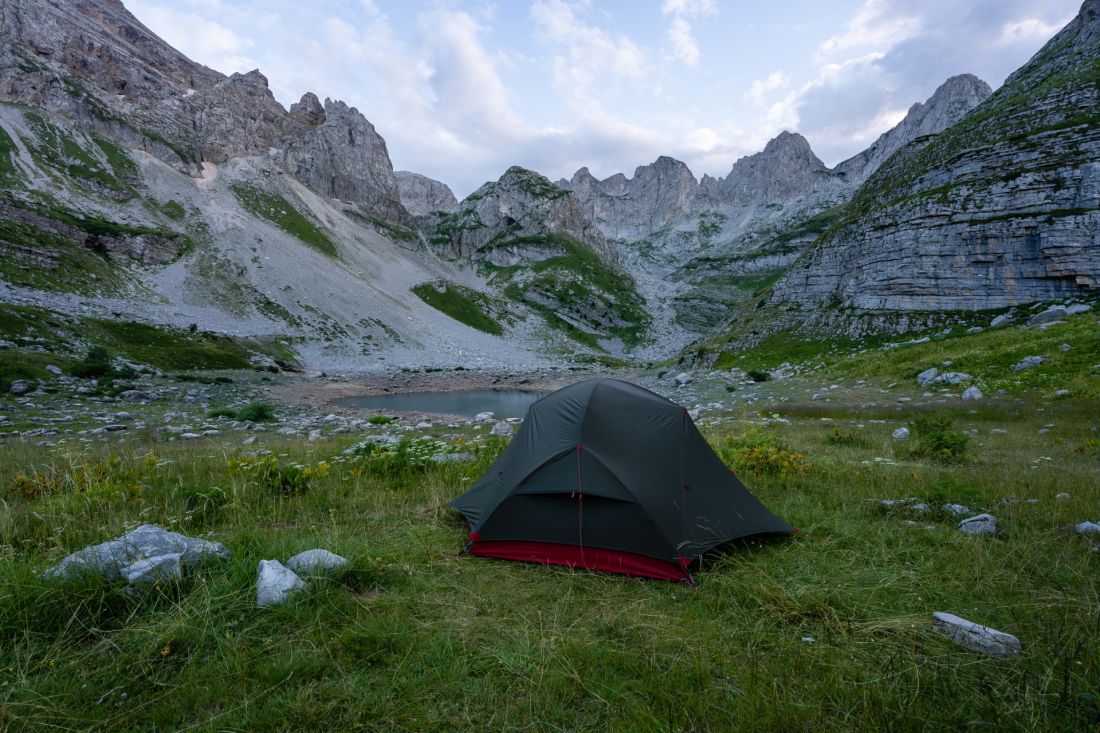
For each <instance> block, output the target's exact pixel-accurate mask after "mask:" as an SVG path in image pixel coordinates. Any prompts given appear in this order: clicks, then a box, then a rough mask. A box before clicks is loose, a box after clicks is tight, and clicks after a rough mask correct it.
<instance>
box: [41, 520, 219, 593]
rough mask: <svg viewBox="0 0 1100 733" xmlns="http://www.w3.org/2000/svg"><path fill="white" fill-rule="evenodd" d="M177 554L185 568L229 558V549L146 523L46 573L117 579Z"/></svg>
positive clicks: (68, 558)
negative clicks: (149, 562)
mask: <svg viewBox="0 0 1100 733" xmlns="http://www.w3.org/2000/svg"><path fill="white" fill-rule="evenodd" d="M173 554H178V555H179V556H180V557H179V561H180V563H181V564H182V565H183V566H184V567H189V566H191V565H194V564H195V563H197V562H199V561H200V560H203V559H205V558H219V559H222V560H225V559H228V558H229V556H230V552H229V550H227V549H226V548H225V545H222V544H221V543H219V542H209V541H207V540H204V539H201V538H198V537H188V536H187V535H183V534H180V533H178V532H169V531H168V530H166V529H163V528H162V527H158V526H157V525H155V524H143V525H141V526H140V527H138V528H136V529H132V530H130V531H129V532H127V533H126V534H124V535H122V536H121V537H119V538H118V539H114V540H109V541H107V542H101V543H100V544H98V545H89V546H87V547H85V548H84V549H83V550H79V551H77V552H74V553H73V554H71V555H69V556H68V557H66V558H65V559H64V560H62V561H61V562H60V563H58V564H57V565H55V566H54V567H52V568H49V569H48V570H46V571H45V572H43V575H45V576H46V577H51V578H69V577H74V576H79V575H84V574H87V573H94V574H99V575H103V576H104V577H106V578H110V579H112V580H113V579H116V578H118V577H120V576H121V575H122V571H123V568H129V567H130V566H132V565H134V563H136V562H138V561H139V560H148V559H151V558H158V557H164V556H166V555H173Z"/></svg>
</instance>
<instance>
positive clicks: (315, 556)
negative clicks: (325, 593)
mask: <svg viewBox="0 0 1100 733" xmlns="http://www.w3.org/2000/svg"><path fill="white" fill-rule="evenodd" d="M347 564H348V561H347V558H345V557H341V556H340V555H337V554H335V553H333V552H329V551H328V550H322V549H320V548H318V549H315V550H306V551H305V552H299V553H298V554H297V555H295V556H294V557H292V558H290V559H289V560H287V561H286V566H287V567H288V568H290V569H291V570H293V571H294V572H295V573H297V574H299V575H327V574H330V573H333V572H335V571H337V570H339V569H340V568H342V567H344V566H345V565H347Z"/></svg>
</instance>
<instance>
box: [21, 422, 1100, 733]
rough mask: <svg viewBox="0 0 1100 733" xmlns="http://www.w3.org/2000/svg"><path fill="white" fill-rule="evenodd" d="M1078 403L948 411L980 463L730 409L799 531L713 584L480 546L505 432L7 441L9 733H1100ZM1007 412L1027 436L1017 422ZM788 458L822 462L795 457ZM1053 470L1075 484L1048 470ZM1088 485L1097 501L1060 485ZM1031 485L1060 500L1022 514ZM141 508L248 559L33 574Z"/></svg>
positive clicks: (711, 573)
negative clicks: (269, 603) (385, 453)
mask: <svg viewBox="0 0 1100 733" xmlns="http://www.w3.org/2000/svg"><path fill="white" fill-rule="evenodd" d="M1061 404H1062V409H1061V411H1060V415H1059V429H1058V431H1056V432H1054V433H1050V434H1046V435H1038V436H1037V433H1036V431H1037V428H1038V427H1039V426H1040V425H1041V424H1042V422H1043V420H1045V419H1046V418H1045V416H1043V415H1042V414H1041V413H1039V414H1036V413H1035V412H1034V410H1019V411H1017V413H1016V414H1015V415H1014V416H1011V415H1010V416H1007V417H1006V415H1005V414H1000V413H998V414H996V415H992V414H991V415H986V414H984V413H982V414H976V415H969V414H966V413H963V415H962V416H961V417H959V416H958V415H957V414H956V413H954V412H953V413H951V415H952V417H954V418H955V419H956V420H957V421H959V423H958V427H959V428H961V429H970V428H974V427H976V428H978V429H979V431H980V433H981V435H982V437H981V438H979V439H978V440H979V442H980V443H981V444H982V445H981V450H980V451H979V457H976V458H972V459H971V460H969V461H967V462H963V463H957V464H942V463H939V462H936V461H931V460H918V459H898V461H897V462H896V464H893V465H890V464H884V463H879V462H875V461H873V460H872V459H873V458H874V457H876V456H882V455H889V453H888V451H889V450H890V448H891V446H892V441H891V439H890V430H891V429H892V428H893V425H879V424H868V425H866V427H864V428H857V427H856V423H858V424H860V425H863V424H864V423H865V421H866V420H867V418H868V416H869V414H868V413H866V412H864V411H858V412H847V413H845V412H844V409H845V408H843V407H842V406H833V407H832V409H833V410H834V414H835V415H836V420H837V421H838V422H842V423H843V425H844V429H845V430H858V432H859V433H860V435H861V438H862V440H861V441H850V440H845V441H841V442H840V443H836V442H831V441H830V436H831V435H832V434H833V430H834V428H835V427H836V425H835V424H834V425H830V424H823V423H821V422H820V420H819V419H818V417H817V416H816V415H815V414H811V413H807V414H806V415H805V416H800V415H799V414H798V413H797V411H792V413H791V414H790V417H791V424H790V425H788V426H783V427H779V426H773V427H768V428H761V427H749V425H750V423H752V422H757V421H756V420H755V419H754V415H753V414H752V413H748V412H734V413H731V414H729V415H728V417H730V418H732V419H731V421H730V422H728V423H726V424H724V425H723V426H721V427H717V428H712V429H710V430H708V432H707V437H708V438H709V439H710V441H711V442H712V444H714V445H715V446H716V447H718V448H719V450H720V451H722V452H723V454H724V455H727V456H728V457H729V458H730V460H731V463H732V465H733V467H734V468H736V469H738V470H739V471H740V472H741V473H742V475H743V477H744V480H745V481H746V482H747V483H748V484H749V485H750V487H751V488H752V489H753V491H754V492H755V493H756V495H757V496H758V497H760V499H761V500H762V501H763V502H764V503H765V504H767V505H768V506H769V507H771V508H772V509H773V510H775V511H776V512H777V513H778V514H779V515H780V516H783V517H784V518H786V519H787V520H788V521H790V522H791V523H792V524H794V525H796V526H798V527H800V528H801V529H802V532H801V534H800V535H798V536H797V537H795V538H792V539H789V540H781V541H774V542H747V543H743V544H740V545H738V546H736V547H732V548H730V549H729V550H727V551H724V552H720V553H716V554H714V555H711V556H708V557H707V558H705V559H704V561H703V564H702V567H701V568H699V570H698V571H697V573H696V578H697V581H698V586H697V587H695V588H686V587H683V586H679V585H673V584H668V583H662V582H651V581H642V580H633V579H628V578H623V577H619V576H611V575H600V574H591V573H585V572H575V571H570V570H567V569H561V568H547V567H540V566H530V565H522V564H517V563H509V562H504V561H493V560H484V559H475V558H467V557H459V556H457V554H456V553H457V551H458V549H459V548H460V547H461V545H462V542H463V540H464V536H465V533H464V529H463V527H462V525H461V523H460V522H459V521H458V519H457V518H456V516H455V515H454V514H453V513H451V512H450V511H449V510H447V509H446V508H445V504H446V502H447V501H448V500H449V499H451V498H452V497H453V496H455V495H456V494H458V493H459V492H460V491H461V490H462V489H463V488H464V487H465V486H468V485H469V484H470V482H471V481H472V480H473V479H474V478H475V477H476V476H477V475H479V474H480V473H481V472H482V471H483V470H485V469H486V468H487V467H488V465H489V463H490V462H491V460H492V458H493V457H494V455H496V453H497V452H498V451H499V450H500V449H501V446H502V444H501V443H499V442H494V443H483V444H481V445H482V447H481V448H480V449H478V450H477V451H476V453H477V458H476V460H475V461H474V462H468V463H457V464H445V465H434V464H428V465H426V466H425V465H424V464H421V463H415V462H410V461H408V460H403V461H401V462H399V463H394V462H393V461H389V462H379V456H377V455H374V454H371V455H369V456H366V457H365V458H363V459H362V460H347V461H341V457H342V456H343V450H344V449H345V448H346V447H348V446H349V445H350V444H352V443H353V442H355V441H356V440H357V436H354V435H349V436H345V437H335V438H326V439H324V440H322V441H317V442H312V443H310V442H307V441H305V440H301V439H298V440H292V439H286V440H284V439H281V438H277V437H275V436H267V437H266V439H267V441H268V442H267V446H266V447H267V448H268V449H269V450H270V451H271V452H270V453H269V454H267V457H266V458H262V460H261V459H259V458H250V457H248V456H246V455H243V454H237V453H236V452H235V451H234V450H233V449H232V448H231V447H230V448H223V447H220V446H215V445H214V444H209V445H196V444H191V443H173V444H156V445H153V444H149V443H146V442H144V441H142V440H140V437H141V436H132V437H133V438H134V442H131V443H126V444H123V445H105V446H82V445H79V444H71V445H68V446H64V447H59V448H56V449H54V450H51V451H42V450H40V449H37V448H35V447H34V446H33V444H32V443H31V442H30V441H28V442H27V443H22V442H19V441H14V442H8V443H5V444H0V492H3V499H4V501H5V502H6V506H7V510H6V511H5V513H4V514H3V515H2V517H0V548H2V551H0V634H2V635H3V637H4V638H5V639H6V646H5V661H4V669H3V678H2V687H0V703H2V705H3V706H4V707H3V709H4V711H5V713H4V715H5V718H4V719H3V723H4V725H5V726H7V727H10V728H11V729H13V730H30V729H35V730H39V729H49V728H56V727H61V728H66V729H86V728H91V727H94V728H96V729H97V730H135V729H153V728H156V729H179V728H183V727H188V728H191V729H194V730H199V731H214V730H242V729H247V730H306V729H310V730H336V729H339V730H386V731H394V730H409V731H412V730H476V731H486V730H516V729H530V730H577V731H581V730H666V729H673V730H744V729H753V730H800V731H829V730H854V731H860V730H865V731H881V730H945V729H951V730H954V729H962V728H966V729H975V728H977V729H994V730H1007V731H1033V730H1071V729H1077V730H1083V729H1091V728H1094V727H1095V726H1096V725H1097V724H1098V723H1100V717H1098V716H1100V713H1098V711H1097V706H1096V699H1097V695H1100V685H1098V680H1100V634H1097V624H1098V618H1097V611H1096V609H1097V607H1098V603H1100V592H1098V591H1100V588H1098V584H1097V575H1096V563H1097V555H1096V554H1095V553H1091V552H1089V548H1088V544H1087V542H1086V541H1084V540H1083V539H1081V538H1080V537H1078V536H1076V535H1072V534H1066V533H1065V532H1063V531H1062V527H1063V526H1065V525H1067V524H1071V523H1073V522H1076V521H1080V520H1081V518H1084V517H1095V516H1097V512H1100V503H1098V502H1100V499H1098V498H1097V496H1096V495H1095V492H1092V491H1090V490H1089V488H1088V487H1091V486H1093V485H1095V483H1096V479H1097V476H1098V471H1100V464H1098V454H1097V452H1096V451H1084V452H1082V451H1080V450H1078V448H1079V447H1080V445H1083V444H1082V443H1081V439H1080V436H1082V435H1090V434H1092V432H1093V431H1095V430H1096V429H1097V428H1098V427H1100V424H1098V422H1097V417H1096V416H1097V415H1098V414H1100V411H1097V410H1096V409H1095V408H1096V403H1095V402H1094V401H1087V400H1086V401H1071V402H1065V403H1061ZM807 408H809V406H807ZM165 409H168V408H165ZM874 414H875V413H873V412H872V413H870V415H874ZM883 414H884V415H886V416H888V417H890V418H891V419H892V420H898V419H901V420H904V419H906V417H907V415H900V416H899V415H898V414H897V413H895V412H894V411H893V408H892V407H891V408H889V410H888V411H886V412H884V413H883ZM991 426H998V427H1007V428H1008V429H1009V433H1008V434H1007V435H1004V436H997V437H996V438H994V437H992V436H989V434H988V428H989V427H991ZM772 448H774V449H775V450H777V451H786V452H789V453H793V454H797V455H798V456H799V457H800V458H799V459H791V458H790V457H789V456H785V455H784V454H783V453H778V454H775V455H773V456H771V457H769V456H768V455H766V454H765V451H764V449H772ZM394 455H397V454H396V453H395V454H394ZM745 456H749V458H745ZM776 456H778V458H776ZM1044 456H1046V457H1053V458H1054V460H1055V461H1057V463H1056V465H1057V467H1058V470H1056V471H1051V470H1040V469H1036V468H1034V466H1035V465H1036V461H1037V460H1038V459H1040V458H1042V457H1044ZM395 460H396V459H395ZM743 461H756V462H757V463H758V464H759V465H761V466H762V468H761V470H760V471H759V472H755V471H753V470H751V468H750V467H749V464H748V463H743ZM788 464H790V465H791V466H793V468H792V467H788ZM323 465H327V466H328V468H327V469H325V468H322V466H323ZM1044 465H1045V464H1044ZM306 468H308V469H310V470H309V472H308V473H307V472H306V471H305V469H306ZM20 476H22V478H20ZM1062 491H1065V492H1069V493H1070V494H1072V495H1073V499H1071V500H1068V501H1056V500H1055V499H1054V496H1055V494H1057V493H1059V492H1062ZM908 496H913V497H917V498H919V499H921V500H924V501H928V502H949V501H951V502H961V503H966V504H969V505H974V506H977V507H987V506H988V507H992V508H993V511H994V513H995V514H996V515H997V517H998V519H999V520H1000V523H1001V527H1002V531H1001V533H1000V534H999V535H998V536H997V537H994V538H976V537H967V536H964V535H962V534H961V533H959V532H957V531H956V530H955V529H954V528H953V524H954V522H955V521H957V520H956V519H955V518H952V517H948V516H945V515H943V514H939V513H933V514H930V515H929V516H927V517H923V516H917V517H915V518H916V519H918V520H919V521H920V522H921V526H909V525H906V524H905V523H904V521H902V520H903V519H907V518H908V515H904V514H899V513H897V512H899V511H901V510H893V509H890V510H885V509H883V508H882V507H880V505H879V503H878V501H877V500H879V499H882V498H900V497H908ZM1032 497H1033V498H1036V499H1038V500H1039V504H1037V505H1032V504H1027V503H1024V502H1018V503H1010V504H1004V505H1002V504H1001V503H1000V500H1001V499H1013V500H1019V499H1025V498H1032ZM138 522H156V523H160V524H162V525H164V526H170V527H172V528H176V529H179V530H181V531H186V532H188V533H192V534H201V535H203V536H209V537H211V538H213V539H216V540H218V541H220V542H223V543H225V544H226V545H227V546H228V547H229V548H231V550H232V551H233V553H234V554H233V558H232V559H231V560H230V561H229V562H226V563H222V564H217V563H215V564H211V565H207V566H205V567H202V568H199V569H197V570H195V571H193V572H190V573H189V574H188V575H187V577H185V579H184V580H183V581H181V582H178V583H168V584H160V585H158V586H156V587H154V588H152V589H151V590H150V591H148V592H147V593H144V594H139V595H136V596H134V597H131V596H128V595H126V594H125V593H123V592H122V591H121V589H120V588H119V587H118V586H116V585H113V584H110V583H93V582H87V583H83V584H76V585H73V586H70V587H63V586H58V585H57V584H55V583H53V582H50V581H47V580H46V579H43V578H41V577H38V576H37V575H36V574H35V571H36V570H38V569H40V568H42V567H44V566H46V565H49V564H51V563H54V562H56V561H57V560H58V559H60V557H62V556H63V555H64V554H65V553H67V552H70V551H72V550H74V549H77V548H79V547H82V546H84V545H86V544H89V543H91V542H98V541H102V540H103V539H106V538H107V537H111V536H116V535H117V534H118V533H120V532H122V531H123V530H124V529H125V528H126V527H128V526H132V525H133V524H135V523H138ZM924 524H928V525H930V527H931V528H929V529H926V528H925V527H924V526H923V525H924ZM318 546H320V547H325V548H328V549H330V550H332V551H334V552H338V553H340V554H342V555H344V556H345V557H348V558H349V559H350V560H351V568H350V570H348V571H347V572H346V573H345V574H343V575H342V576H340V577H338V578H336V579H333V580H330V581H324V580H321V581H314V582H313V583H312V586H311V588H310V589H309V590H308V591H305V592H303V593H302V594H301V595H299V596H298V597H297V598H296V599H295V600H293V601H292V602H291V603H290V604H289V605H287V606H285V607H282V608H279V609H276V610H271V611H259V610H257V609H256V608H255V606H254V582H255V572H256V565H257V563H258V561H259V560H261V559H270V558H279V559H281V560H285V559H286V558H287V557H288V556H290V555H291V554H294V553H296V552H298V551H301V550H305V549H308V548H311V547H318ZM937 610H946V611H951V612H955V613H958V614H960V615H963V616H964V617H966V618H970V619H973V620H976V621H979V622H981V623H986V624H989V625H991V626H993V627H995V628H998V629H1002V630H1005V631H1009V632H1011V633H1013V634H1016V635H1017V636H1019V637H1020V639H1021V640H1022V642H1023V647H1024V652H1023V654H1022V655H1021V656H1020V657H1019V658H1018V659H1013V660H996V659H991V658H987V657H983V656H980V655H977V654H974V653H972V652H969V651H966V650H963V649H961V648H959V647H956V646H954V645H952V644H951V643H949V642H948V641H946V640H945V639H943V638H942V637H939V636H937V635H935V634H933V633H932V632H931V623H930V620H931V618H930V617H931V613H932V611H937ZM805 639H812V643H811V642H809V641H805Z"/></svg>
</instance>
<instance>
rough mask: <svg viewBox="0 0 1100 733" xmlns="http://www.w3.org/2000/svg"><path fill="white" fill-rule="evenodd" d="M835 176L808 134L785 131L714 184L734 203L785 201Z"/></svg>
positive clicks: (766, 203)
mask: <svg viewBox="0 0 1100 733" xmlns="http://www.w3.org/2000/svg"><path fill="white" fill-rule="evenodd" d="M834 179H835V174H834V173H833V172H832V171H830V170H829V169H828V168H827V167H826V166H825V164H824V163H822V162H821V160H820V159H819V158H818V157H817V156H816V155H814V152H813V150H811V149H810V143H809V142H807V140H806V138H804V137H802V136H801V135H799V134H798V133H796V132H782V133H780V134H779V136H778V137H776V138H775V139H773V140H772V141H771V142H769V143H768V144H767V145H766V146H765V147H764V150H763V151H762V152H759V153H756V154H755V155H750V156H748V157H746V158H741V159H740V160H738V161H737V162H736V163H734V164H733V168H732V169H730V172H729V175H728V176H726V177H725V178H724V179H721V180H719V181H718V182H716V183H715V184H714V185H713V188H714V189H716V191H717V193H718V197H719V200H720V201H722V202H725V203H729V204H732V205H734V206H746V205H750V204H763V205H765V206H766V205H768V204H775V203H785V202H788V201H791V200H792V199H795V198H797V197H800V196H804V195H806V194H808V193H811V192H813V191H817V190H820V189H821V188H824V187H825V186H826V185H828V184H829V183H830V182H831V181H833V180H834Z"/></svg>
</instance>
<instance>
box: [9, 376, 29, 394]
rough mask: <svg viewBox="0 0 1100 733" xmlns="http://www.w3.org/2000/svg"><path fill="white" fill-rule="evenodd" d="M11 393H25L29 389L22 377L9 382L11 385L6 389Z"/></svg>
mask: <svg viewBox="0 0 1100 733" xmlns="http://www.w3.org/2000/svg"><path fill="white" fill-rule="evenodd" d="M8 391H9V392H11V393H12V394H26V393H27V392H30V391H31V388H30V387H29V386H28V385H27V383H26V382H24V381H23V380H22V379H20V380H17V381H15V382H12V383H11V387H10V388H9V389H8Z"/></svg>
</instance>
